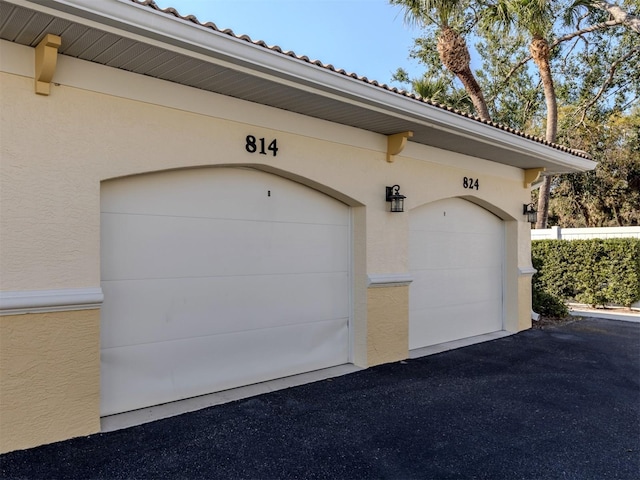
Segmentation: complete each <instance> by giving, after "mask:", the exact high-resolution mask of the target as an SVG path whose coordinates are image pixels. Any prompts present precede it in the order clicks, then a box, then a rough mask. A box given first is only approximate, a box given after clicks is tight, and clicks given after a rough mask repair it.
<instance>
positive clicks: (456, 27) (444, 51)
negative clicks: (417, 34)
mask: <svg viewBox="0 0 640 480" xmlns="http://www.w3.org/2000/svg"><path fill="white" fill-rule="evenodd" d="M390 3H391V4H393V5H400V6H402V7H403V8H404V10H405V19H406V20H407V21H409V22H413V23H418V24H421V25H431V24H433V25H436V26H437V28H438V31H437V44H436V49H437V51H438V54H439V58H440V61H441V62H442V64H443V65H444V66H445V67H446V68H447V69H449V71H451V72H452V73H453V74H454V75H455V76H456V77H457V78H458V79H459V80H460V82H461V83H462V85H463V86H464V89H465V90H466V91H467V93H468V94H469V97H470V98H471V101H472V102H473V106H474V108H475V111H476V114H477V115H478V116H479V117H480V118H481V119H482V120H487V121H490V120H491V115H490V114H489V109H488V108H487V104H486V102H485V100H484V96H483V94H482V89H481V88H480V85H479V84H478V82H477V80H476V78H475V76H474V75H473V72H472V70H471V55H470V54H469V49H468V48H467V43H466V41H465V39H464V37H463V36H462V32H463V31H464V25H465V22H466V17H467V8H468V7H469V3H470V2H469V1H464V0H390Z"/></svg>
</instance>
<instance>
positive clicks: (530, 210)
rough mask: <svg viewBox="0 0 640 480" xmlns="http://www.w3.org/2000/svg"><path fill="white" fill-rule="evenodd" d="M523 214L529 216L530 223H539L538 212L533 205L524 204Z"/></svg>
mask: <svg viewBox="0 0 640 480" xmlns="http://www.w3.org/2000/svg"><path fill="white" fill-rule="evenodd" d="M522 214H523V215H526V216H527V220H528V221H529V223H536V222H537V221H538V211H537V210H536V209H535V208H534V206H533V203H529V204H526V203H525V204H523V205H522Z"/></svg>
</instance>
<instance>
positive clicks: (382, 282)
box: [367, 273, 413, 288]
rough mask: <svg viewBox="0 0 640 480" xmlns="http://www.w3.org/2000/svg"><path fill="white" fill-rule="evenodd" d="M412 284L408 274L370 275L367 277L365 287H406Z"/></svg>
mask: <svg viewBox="0 0 640 480" xmlns="http://www.w3.org/2000/svg"><path fill="white" fill-rule="evenodd" d="M411 282H413V277H412V276H411V274H410V273H372V274H371V275H368V279H367V286H368V287H370V288H376V287H406V286H407V285H409V284H410V283H411Z"/></svg>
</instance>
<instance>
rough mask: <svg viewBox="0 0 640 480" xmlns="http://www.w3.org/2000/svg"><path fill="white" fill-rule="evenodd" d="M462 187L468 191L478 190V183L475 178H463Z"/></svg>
mask: <svg viewBox="0 0 640 480" xmlns="http://www.w3.org/2000/svg"><path fill="white" fill-rule="evenodd" d="M462 186H463V187H464V188H468V189H469V190H474V189H475V190H480V182H478V179H477V178H471V177H464V178H463V179H462Z"/></svg>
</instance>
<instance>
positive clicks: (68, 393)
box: [0, 310, 100, 453]
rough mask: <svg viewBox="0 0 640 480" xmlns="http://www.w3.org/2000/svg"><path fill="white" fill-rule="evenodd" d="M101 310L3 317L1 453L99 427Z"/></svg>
mask: <svg viewBox="0 0 640 480" xmlns="http://www.w3.org/2000/svg"><path fill="white" fill-rule="evenodd" d="M99 343H100V314H99V311H98V310H80V311H73V312H51V313H42V314H25V315H8V316H0V453H1V452H6V451H9V450H16V449H23V448H29V447H34V446H36V445H41V444H43V443H50V442H55V441H58V440H64V439H67V438H71V437H76V436H80V435H88V434H91V433H95V432H98V431H99V430H100V418H99V415H100V353H99Z"/></svg>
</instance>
